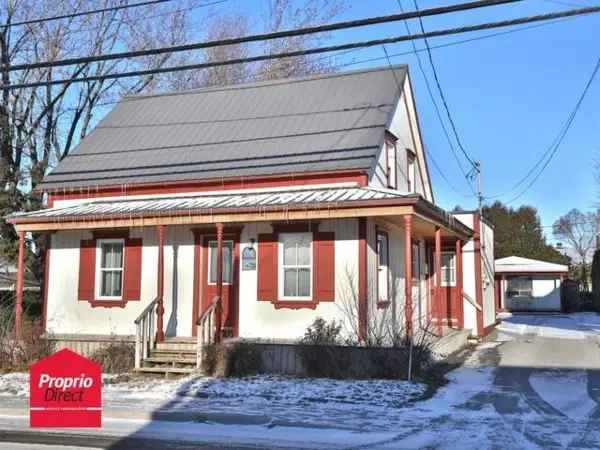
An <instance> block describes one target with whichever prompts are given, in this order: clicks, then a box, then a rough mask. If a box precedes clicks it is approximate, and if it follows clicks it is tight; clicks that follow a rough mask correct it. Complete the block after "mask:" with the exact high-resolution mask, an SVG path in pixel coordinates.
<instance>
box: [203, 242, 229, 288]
mask: <svg viewBox="0 0 600 450" xmlns="http://www.w3.org/2000/svg"><path fill="white" fill-rule="evenodd" d="M211 242H214V243H215V244H216V242H217V240H216V239H208V240H207V242H206V246H207V248H208V259H207V261H208V270H207V272H208V273H207V279H206V284H207V285H209V286H216V284H217V282H216V281H215V282H214V283H211V281H210V275H211V270H210V269H211V264H210V262H211V256H212V252H213V249H212V247H211V246H210V243H211ZM226 242H230V243H231V270H230V273H229V276H230V277H231V281H229V282H227V281H225V279H223V286H231V285H232V284H233V252H234V251H235V242H234V241H233V239H223V247H225V243H226ZM216 250H217V248H216V247H215V249H214V251H216ZM216 275H217V274H215V278H216Z"/></svg>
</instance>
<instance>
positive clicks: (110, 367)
mask: <svg viewBox="0 0 600 450" xmlns="http://www.w3.org/2000/svg"><path fill="white" fill-rule="evenodd" d="M90 358H91V359H93V360H94V361H96V362H97V363H98V364H100V365H101V366H102V372H105V373H125V372H130V371H131V370H133V364H134V361H135V347H134V345H133V344H132V343H130V342H124V341H118V340H116V339H115V340H113V341H111V342H110V343H109V344H108V345H106V346H104V347H101V348H99V349H98V350H96V351H95V352H93V353H92V355H91V356H90Z"/></svg>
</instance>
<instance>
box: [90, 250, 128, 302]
mask: <svg viewBox="0 0 600 450" xmlns="http://www.w3.org/2000/svg"><path fill="white" fill-rule="evenodd" d="M124 246H125V241H124V239H98V241H97V249H98V251H97V253H96V254H97V255H98V256H97V260H96V267H97V268H98V270H97V273H98V278H97V281H96V286H97V291H96V292H97V295H98V298H101V299H115V300H120V299H121V298H122V297H123V249H124Z"/></svg>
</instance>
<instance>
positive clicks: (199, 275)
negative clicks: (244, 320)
mask: <svg viewBox="0 0 600 450" xmlns="http://www.w3.org/2000/svg"><path fill="white" fill-rule="evenodd" d="M227 229H228V228H225V227H224V228H223V241H233V260H232V266H231V270H232V276H233V283H232V284H225V283H223V290H227V298H228V300H229V301H227V302H226V301H223V302H222V309H221V313H222V322H221V323H222V324H223V327H231V328H232V330H233V337H237V336H239V298H240V295H239V289H240V231H239V228H237V229H236V228H235V227H234V228H230V229H229V230H232V229H233V230H234V231H229V232H227V231H226V230H227ZM193 233H194V281H193V283H194V293H193V296H192V298H193V305H192V336H196V335H197V328H196V320H197V319H198V318H199V317H200V315H201V314H202V313H203V312H204V310H205V309H206V308H208V306H209V305H208V302H210V300H211V298H212V294H210V291H209V289H210V290H214V291H216V290H217V285H209V284H208V267H209V261H208V242H209V241H216V240H217V234H216V232H215V230H209V229H202V230H200V229H198V230H193ZM232 286H233V289H231V287H232ZM207 292H209V295H208V297H210V298H207V296H206V295H205V294H206V293H207ZM215 293H216V292H215ZM200 306H202V309H200ZM200 311H202V313H201V312H200Z"/></svg>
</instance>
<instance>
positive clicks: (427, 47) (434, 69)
mask: <svg viewBox="0 0 600 450" xmlns="http://www.w3.org/2000/svg"><path fill="white" fill-rule="evenodd" d="M413 3H414V5H415V9H416V10H417V11H418V10H419V5H418V4H417V0H413ZM419 26H420V28H421V33H423V34H425V27H424V26H423V19H421V17H419ZM423 42H425V48H426V49H427V57H428V58H429V64H430V65H431V70H432V71H433V79H434V80H435V85H436V87H437V90H438V93H439V94H440V98H441V99H442V104H443V105H444V109H445V110H446V115H447V117H448V121H449V122H450V127H451V128H452V132H453V133H454V137H455V139H456V143H457V144H458V147H459V149H460V151H461V152H462V154H463V155H464V156H465V158H466V160H467V161H468V162H469V164H471V167H472V169H476V164H475V161H474V160H473V158H471V156H470V155H469V154H468V153H467V151H466V150H465V147H464V146H463V144H462V141H461V139H460V135H459V134H458V130H457V129H456V124H455V123H454V119H453V118H452V114H451V113H450V107H449V106H448V102H447V100H446V95H445V94H444V90H443V89H442V86H441V84H440V79H439V77H438V73H437V69H436V67H435V63H434V62H433V56H432V55H431V49H430V48H429V41H428V40H427V38H423Z"/></svg>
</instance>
